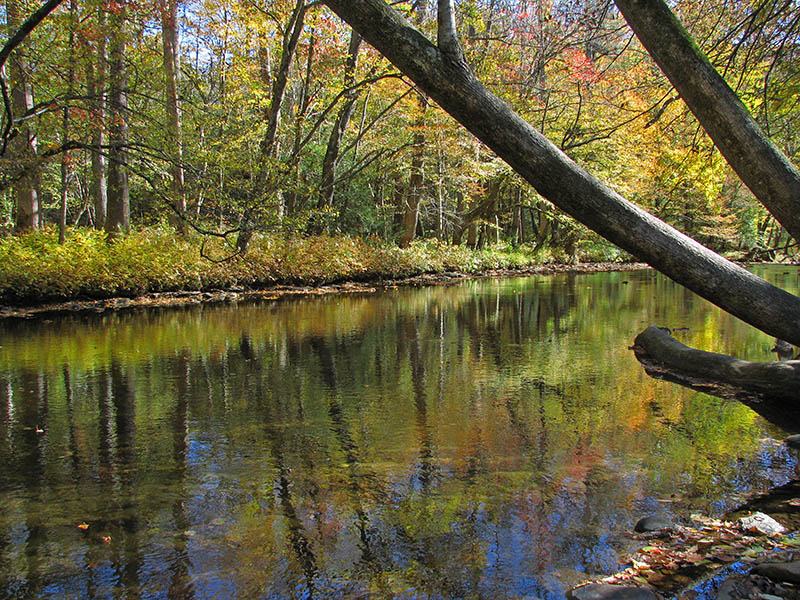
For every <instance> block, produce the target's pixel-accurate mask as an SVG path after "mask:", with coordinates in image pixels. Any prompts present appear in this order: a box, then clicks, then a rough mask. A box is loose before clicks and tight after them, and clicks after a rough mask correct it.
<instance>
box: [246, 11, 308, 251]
mask: <svg viewBox="0 0 800 600" xmlns="http://www.w3.org/2000/svg"><path fill="white" fill-rule="evenodd" d="M306 8H307V7H306V5H305V0H296V2H295V6H294V10H293V11H292V14H291V16H290V18H289V23H288V24H287V26H286V30H285V31H284V35H283V44H282V48H281V62H280V66H279V67H278V71H277V72H276V73H275V74H274V79H273V81H272V97H271V98H270V105H269V110H268V111H267V131H266V132H265V133H264V137H263V138H262V140H261V144H260V148H259V150H260V152H259V154H260V157H259V160H260V164H259V165H258V170H257V172H256V178H255V179H256V181H255V186H254V189H253V198H251V204H250V205H249V206H246V207H245V211H244V214H243V215H242V219H241V224H240V226H239V235H238V238H237V240H236V249H237V251H238V252H239V253H241V254H244V253H245V252H247V249H248V248H249V246H250V239H251V237H252V236H253V230H254V228H255V218H254V215H255V213H257V212H258V206H257V205H256V203H257V202H259V201H261V202H263V198H264V196H266V195H268V193H269V192H270V191H275V192H276V194H277V195H278V196H279V200H278V219H279V220H280V219H282V218H283V209H284V207H283V200H282V197H280V196H281V190H270V189H269V188H270V186H269V185H268V181H269V179H270V176H271V173H270V171H271V170H272V169H274V168H275V165H276V161H275V158H276V157H277V156H278V151H279V147H278V127H279V125H280V122H281V110H282V108H283V101H284V97H285V96H286V86H287V84H288V82H289V72H290V70H291V67H292V60H293V59H294V55H295V52H296V51H297V44H298V42H299V41H300V34H301V33H302V32H303V24H304V22H305V16H306ZM273 176H274V175H273Z"/></svg>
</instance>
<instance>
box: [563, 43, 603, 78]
mask: <svg viewBox="0 0 800 600" xmlns="http://www.w3.org/2000/svg"><path fill="white" fill-rule="evenodd" d="M564 60H565V62H566V64H567V68H568V69H569V70H570V74H571V75H572V78H573V79H575V80H576V81H578V82H579V83H586V84H594V83H597V82H599V81H600V79H601V77H602V76H601V75H600V73H598V72H597V70H596V69H595V66H594V63H593V62H592V61H591V59H590V58H589V57H588V56H586V53H585V52H583V51H582V50H579V49H577V48H571V49H569V50H567V51H565V53H564Z"/></svg>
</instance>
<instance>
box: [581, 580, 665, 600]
mask: <svg viewBox="0 0 800 600" xmlns="http://www.w3.org/2000/svg"><path fill="white" fill-rule="evenodd" d="M567 598H568V599H570V600H656V599H657V598H658V596H656V595H655V593H654V592H652V591H651V590H647V589H645V588H638V587H631V586H624V585H611V584H606V583H590V584H589V585H583V586H581V587H578V588H575V589H574V590H570V591H569V592H567Z"/></svg>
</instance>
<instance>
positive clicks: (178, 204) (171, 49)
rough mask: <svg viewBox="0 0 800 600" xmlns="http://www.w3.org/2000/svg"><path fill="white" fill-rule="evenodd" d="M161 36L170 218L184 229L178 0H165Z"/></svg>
mask: <svg viewBox="0 0 800 600" xmlns="http://www.w3.org/2000/svg"><path fill="white" fill-rule="evenodd" d="M161 38H162V46H163V54H164V94H165V97H164V105H165V109H166V113H167V148H168V153H169V160H170V173H171V175H172V182H171V187H172V206H173V208H174V209H175V211H174V214H172V215H170V221H172V223H173V224H174V225H175V228H176V229H177V230H178V231H179V232H181V233H183V232H184V225H183V215H184V214H185V213H186V193H185V190H184V179H183V141H182V135H181V112H180V106H179V104H178V80H179V77H180V56H181V54H180V45H179V38H178V1H177V0H162V3H161Z"/></svg>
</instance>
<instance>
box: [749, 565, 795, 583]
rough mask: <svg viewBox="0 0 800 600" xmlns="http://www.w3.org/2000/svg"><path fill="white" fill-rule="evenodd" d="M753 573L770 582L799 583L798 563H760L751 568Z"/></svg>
mask: <svg viewBox="0 0 800 600" xmlns="http://www.w3.org/2000/svg"><path fill="white" fill-rule="evenodd" d="M753 573H755V574H756V575H761V576H762V577H766V578H767V579H771V580H772V581H784V582H787V583H800V561H794V562H787V563H762V564H760V565H756V566H755V567H753Z"/></svg>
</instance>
